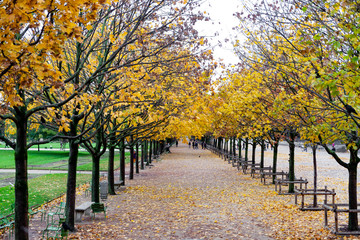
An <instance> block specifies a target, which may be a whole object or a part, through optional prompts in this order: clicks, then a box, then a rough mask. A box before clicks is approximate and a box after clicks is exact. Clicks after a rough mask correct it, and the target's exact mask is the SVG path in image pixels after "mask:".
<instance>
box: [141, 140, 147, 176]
mask: <svg viewBox="0 0 360 240" xmlns="http://www.w3.org/2000/svg"><path fill="white" fill-rule="evenodd" d="M145 142H146V141H141V160H140V168H141V170H144V169H145V166H144V161H145V154H146V152H145Z"/></svg>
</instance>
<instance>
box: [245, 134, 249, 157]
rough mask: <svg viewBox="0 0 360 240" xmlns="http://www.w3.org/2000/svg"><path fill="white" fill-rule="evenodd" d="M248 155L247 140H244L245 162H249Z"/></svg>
mask: <svg viewBox="0 0 360 240" xmlns="http://www.w3.org/2000/svg"><path fill="white" fill-rule="evenodd" d="M248 153H249V138H246V139H245V161H248V160H249V156H248Z"/></svg>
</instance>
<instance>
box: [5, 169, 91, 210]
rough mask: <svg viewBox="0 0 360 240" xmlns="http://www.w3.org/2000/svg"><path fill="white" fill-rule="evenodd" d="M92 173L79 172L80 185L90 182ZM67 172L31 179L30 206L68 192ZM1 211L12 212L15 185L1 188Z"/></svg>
mask: <svg viewBox="0 0 360 240" xmlns="http://www.w3.org/2000/svg"><path fill="white" fill-rule="evenodd" d="M90 179H91V175H89V174H78V175H77V178H76V182H77V184H78V185H81V184H84V183H86V182H89V181H90ZM66 182H67V174H63V173H61V174H47V175H43V176H40V177H37V178H34V179H30V180H29V207H31V206H34V205H38V204H40V205H41V204H44V203H46V202H48V201H50V200H52V199H54V198H57V197H59V196H60V195H62V194H64V193H65V192H66ZM0 196H1V200H0V213H1V215H8V214H10V213H12V205H13V204H14V201H15V195H14V187H12V186H6V187H2V188H0Z"/></svg>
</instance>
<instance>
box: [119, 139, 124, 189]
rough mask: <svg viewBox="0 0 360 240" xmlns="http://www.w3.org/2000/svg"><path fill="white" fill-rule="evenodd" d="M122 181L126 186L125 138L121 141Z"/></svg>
mask: <svg viewBox="0 0 360 240" xmlns="http://www.w3.org/2000/svg"><path fill="white" fill-rule="evenodd" d="M119 180H120V181H122V185H123V186H125V139H124V138H122V139H121V141H120V179H119Z"/></svg>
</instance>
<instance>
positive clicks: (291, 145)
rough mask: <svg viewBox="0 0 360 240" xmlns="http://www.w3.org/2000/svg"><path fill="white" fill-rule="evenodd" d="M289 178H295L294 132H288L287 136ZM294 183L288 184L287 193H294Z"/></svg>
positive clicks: (292, 179) (291, 179)
mask: <svg viewBox="0 0 360 240" xmlns="http://www.w3.org/2000/svg"><path fill="white" fill-rule="evenodd" d="M288 143H289V152H290V153H289V180H290V181H294V180H295V133H294V132H293V131H291V132H290V136H289V140H288ZM294 189H295V187H294V183H290V184H289V193H294Z"/></svg>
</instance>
